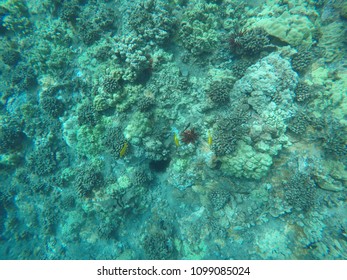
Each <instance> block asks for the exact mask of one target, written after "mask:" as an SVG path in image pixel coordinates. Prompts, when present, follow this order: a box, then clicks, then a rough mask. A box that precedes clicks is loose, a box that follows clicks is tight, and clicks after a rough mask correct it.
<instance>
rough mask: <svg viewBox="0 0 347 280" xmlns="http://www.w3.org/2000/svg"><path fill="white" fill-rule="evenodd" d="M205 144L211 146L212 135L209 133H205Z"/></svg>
mask: <svg viewBox="0 0 347 280" xmlns="http://www.w3.org/2000/svg"><path fill="white" fill-rule="evenodd" d="M207 143H208V145H209V146H211V145H212V135H211V132H210V131H208V132H207Z"/></svg>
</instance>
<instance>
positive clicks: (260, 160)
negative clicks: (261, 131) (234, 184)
mask: <svg viewBox="0 0 347 280" xmlns="http://www.w3.org/2000/svg"><path fill="white" fill-rule="evenodd" d="M221 161H222V167H221V168H222V170H223V172H224V173H225V174H227V175H230V176H235V177H239V178H240V177H244V178H252V179H260V178H262V177H264V176H265V175H266V173H267V171H268V170H269V168H270V166H271V165H272V157H271V156H270V155H269V154H266V153H261V152H257V151H256V150H255V149H254V148H252V146H250V145H247V144H246V143H245V142H243V141H240V142H239V145H238V149H237V151H236V153H235V155H233V156H224V157H222V158H221Z"/></svg>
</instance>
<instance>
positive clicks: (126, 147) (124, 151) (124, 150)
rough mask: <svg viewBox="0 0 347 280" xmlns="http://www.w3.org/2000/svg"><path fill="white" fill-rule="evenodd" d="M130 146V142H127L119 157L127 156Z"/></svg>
mask: <svg viewBox="0 0 347 280" xmlns="http://www.w3.org/2000/svg"><path fill="white" fill-rule="evenodd" d="M128 146H129V144H128V142H125V143H124V144H123V147H122V149H121V150H120V152H119V157H123V156H124V155H125V153H126V152H127V149H128Z"/></svg>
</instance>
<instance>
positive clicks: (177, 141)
mask: <svg viewBox="0 0 347 280" xmlns="http://www.w3.org/2000/svg"><path fill="white" fill-rule="evenodd" d="M174 141H175V144H176V147H179V146H180V139H178V136H177V134H176V133H175V134H174Z"/></svg>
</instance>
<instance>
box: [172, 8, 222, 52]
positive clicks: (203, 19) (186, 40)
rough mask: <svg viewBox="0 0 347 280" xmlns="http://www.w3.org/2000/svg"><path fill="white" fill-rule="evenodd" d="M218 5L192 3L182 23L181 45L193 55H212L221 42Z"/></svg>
mask: <svg viewBox="0 0 347 280" xmlns="http://www.w3.org/2000/svg"><path fill="white" fill-rule="evenodd" d="M217 11H218V5H216V4H205V3H191V5H190V7H189V8H188V9H186V10H185V12H184V14H183V15H182V20H181V22H180V28H179V37H180V43H181V44H182V45H183V47H185V48H186V49H187V50H188V51H189V52H190V53H191V54H193V55H196V56H197V55H201V54H203V53H211V52H213V51H214V50H215V47H216V46H217V45H218V43H219V42H220V38H219V36H220V35H219V33H218V31H217V30H218V27H219V25H220V20H219V18H218V17H217V16H216V13H217Z"/></svg>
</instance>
